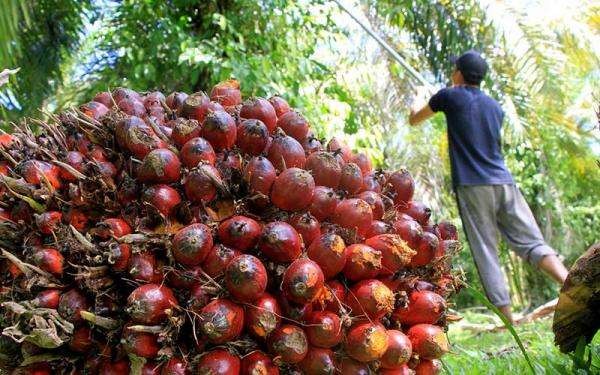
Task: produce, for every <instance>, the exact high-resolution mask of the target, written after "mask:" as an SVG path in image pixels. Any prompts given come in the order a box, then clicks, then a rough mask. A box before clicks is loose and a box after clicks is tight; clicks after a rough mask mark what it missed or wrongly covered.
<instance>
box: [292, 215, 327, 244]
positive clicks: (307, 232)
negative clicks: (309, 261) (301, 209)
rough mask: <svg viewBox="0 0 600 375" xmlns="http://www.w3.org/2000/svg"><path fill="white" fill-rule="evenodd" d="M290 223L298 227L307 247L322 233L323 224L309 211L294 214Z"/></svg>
mask: <svg viewBox="0 0 600 375" xmlns="http://www.w3.org/2000/svg"><path fill="white" fill-rule="evenodd" d="M289 223H290V224H291V225H292V226H293V227H294V229H296V231H297V232H298V234H300V236H301V237H302V241H303V242H304V246H305V247H306V246H310V245H311V244H312V242H313V241H314V240H315V239H316V238H317V237H319V236H320V235H321V225H320V224H319V221H318V220H317V219H316V218H315V217H314V216H312V215H311V214H309V213H308V212H305V213H303V214H294V215H292V217H291V218H290V220H289Z"/></svg>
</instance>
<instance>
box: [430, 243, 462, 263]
mask: <svg viewBox="0 0 600 375" xmlns="http://www.w3.org/2000/svg"><path fill="white" fill-rule="evenodd" d="M459 249H460V242H459V241H456V240H443V241H440V243H439V244H438V247H437V249H436V250H435V255H434V257H433V258H434V259H439V258H441V257H443V256H445V255H446V254H453V253H455V252H457V251H458V250H459Z"/></svg>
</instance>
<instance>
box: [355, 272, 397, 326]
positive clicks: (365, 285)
mask: <svg viewBox="0 0 600 375" xmlns="http://www.w3.org/2000/svg"><path fill="white" fill-rule="evenodd" d="M346 301H347V303H348V307H349V308H350V309H351V310H352V315H353V316H358V317H367V318H368V319H372V320H374V321H378V320H381V318H383V317H384V316H385V315H387V314H389V313H391V312H392V311H393V310H394V301H395V299H394V293H393V292H392V291H391V290H390V289H389V288H388V287H387V286H386V285H385V284H384V283H382V282H381V281H379V280H376V279H369V280H362V281H359V282H358V283H356V284H355V285H354V286H353V287H352V288H351V289H350V292H348V296H347V297H346Z"/></svg>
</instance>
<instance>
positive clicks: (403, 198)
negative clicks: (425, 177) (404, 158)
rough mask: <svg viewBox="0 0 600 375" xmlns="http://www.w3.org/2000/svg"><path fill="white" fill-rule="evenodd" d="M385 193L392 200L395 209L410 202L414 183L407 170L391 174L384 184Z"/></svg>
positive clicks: (413, 191)
mask: <svg viewBox="0 0 600 375" xmlns="http://www.w3.org/2000/svg"><path fill="white" fill-rule="evenodd" d="M385 185H386V192H387V193H388V194H389V195H390V198H392V199H394V204H395V205H396V207H403V206H405V205H406V204H408V202H410V201H411V200H412V197H413V194H414V193H415V181H414V180H413V178H412V176H411V175H410V173H408V171H407V170H405V169H402V170H399V171H396V172H394V173H392V174H391V175H390V176H389V177H388V179H387V180H386V182H385Z"/></svg>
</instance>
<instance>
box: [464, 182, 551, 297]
mask: <svg viewBox="0 0 600 375" xmlns="http://www.w3.org/2000/svg"><path fill="white" fill-rule="evenodd" d="M456 195H457V199H458V207H459V210H460V217H461V219H462V222H463V228H464V230H465V233H466V235H467V241H469V246H470V247H471V253H472V254H473V259H474V261H475V265H476V266H477V270H478V272H479V277H480V278H481V283H482V284H483V287H484V289H485V292H486V294H487V296H488V298H489V299H490V301H491V302H492V303H493V304H494V305H496V306H499V307H501V306H506V305H509V304H510V295H509V293H508V286H507V283H506V280H505V278H504V275H503V273H502V268H501V267H500V262H499V261H498V232H500V233H501V234H502V237H503V238H504V239H505V240H506V242H507V243H508V245H509V246H510V247H511V249H512V250H513V251H514V252H515V253H517V255H519V256H520V257H521V258H523V259H525V260H527V261H528V262H530V263H531V264H533V265H534V266H537V265H538V263H539V262H540V260H542V258H543V257H544V256H546V255H551V254H556V252H555V251H554V249H552V248H551V247H550V246H548V245H547V244H546V242H545V241H544V238H543V237H542V232H541V231H540V228H539V227H538V225H537V223H536V222H535V218H534V217H533V214H532V213H531V209H530V208H529V206H528V205H527V202H526V201H525V199H524V198H523V195H522V194H521V191H520V190H519V188H518V187H517V186H516V185H513V184H511V185H472V186H471V185H469V186H457V187H456Z"/></svg>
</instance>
